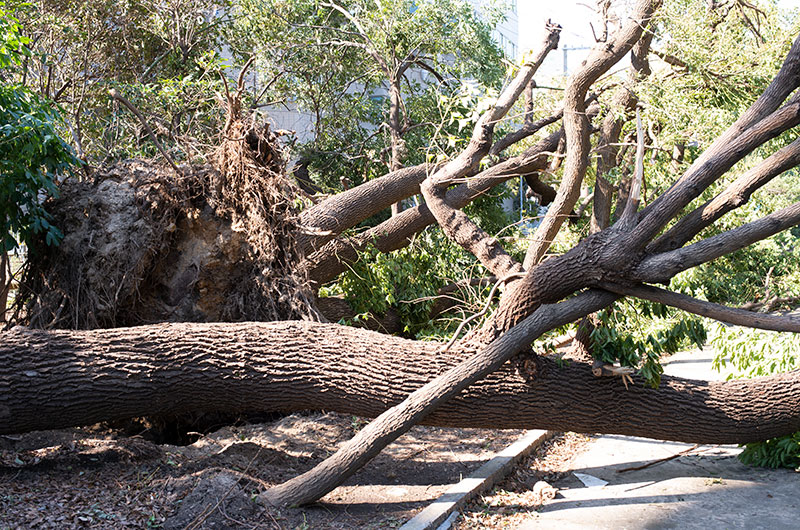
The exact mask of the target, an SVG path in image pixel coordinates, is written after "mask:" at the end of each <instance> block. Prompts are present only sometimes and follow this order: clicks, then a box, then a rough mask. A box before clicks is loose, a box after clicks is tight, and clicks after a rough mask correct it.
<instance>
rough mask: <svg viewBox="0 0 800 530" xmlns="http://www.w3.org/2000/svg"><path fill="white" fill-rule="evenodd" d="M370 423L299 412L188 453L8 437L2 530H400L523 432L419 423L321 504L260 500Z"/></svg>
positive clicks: (221, 434) (147, 445)
mask: <svg viewBox="0 0 800 530" xmlns="http://www.w3.org/2000/svg"><path fill="white" fill-rule="evenodd" d="M364 424H365V421H364V420H362V419H360V418H354V417H351V416H343V415H337V414H324V415H320V414H314V415H292V416H288V417H284V418H282V419H279V420H277V421H273V422H270V423H261V424H251V425H243V426H230V427H224V428H222V429H220V430H218V431H216V432H214V433H211V434H208V435H205V436H203V437H202V438H200V439H199V440H198V441H197V442H195V443H194V444H192V445H188V446H173V445H157V444H154V443H152V442H149V441H146V440H145V439H143V438H141V437H136V436H134V437H124V436H121V435H119V434H118V433H117V432H115V431H110V430H105V431H104V430H102V429H100V428H98V427H94V428H85V429H70V430H60V431H46V432H37V433H30V434H25V435H18V436H0V528H3V529H5V528H14V529H16V528H26V529H27V528H59V529H60V528H148V527H157V528H239V527H242V528H287V529H294V528H332V529H333V528H359V529H361V528H395V527H398V526H400V525H402V523H403V522H405V521H406V520H408V519H409V518H411V517H412V516H413V515H414V514H415V513H416V512H417V511H419V510H420V509H422V508H424V507H425V506H426V505H427V504H428V503H429V502H431V501H432V500H433V499H435V498H437V497H438V496H439V495H440V494H441V493H442V492H444V490H446V489H447V488H448V486H449V485H450V484H452V483H454V482H457V481H458V480H460V479H461V478H462V477H464V476H466V475H468V474H469V473H471V472H472V471H474V470H475V469H476V468H477V467H479V466H480V465H481V464H483V463H484V462H485V461H487V460H488V459H490V458H491V457H492V456H493V455H494V454H495V453H496V452H497V451H499V450H502V449H503V448H505V447H506V446H508V445H510V444H511V443H513V441H514V440H516V439H517V438H518V437H519V436H520V435H521V434H522V432H523V431H491V430H484V429H445V428H437V427H419V426H418V427H414V428H413V429H412V430H411V431H410V432H409V433H408V434H406V435H405V436H403V437H401V438H400V439H399V440H398V441H397V442H395V443H394V444H392V445H390V446H389V447H388V448H387V449H386V450H385V451H384V452H383V453H381V455H380V456H378V457H377V458H376V459H375V460H374V461H373V462H371V463H370V464H369V465H368V466H366V467H365V468H364V469H362V470H361V471H360V472H359V473H358V474H356V475H355V476H353V477H351V479H350V480H348V481H347V482H346V483H345V485H344V486H343V487H340V488H338V489H336V490H334V491H333V492H332V493H330V494H329V495H328V496H326V497H325V498H323V500H322V502H321V503H319V504H317V505H314V506H311V507H307V508H304V509H283V510H276V509H272V508H269V509H266V508H264V507H262V506H260V505H258V504H256V503H255V502H253V500H252V499H253V497H254V494H255V493H257V492H259V491H261V490H263V488H264V487H266V486H269V485H272V484H276V483H278V482H281V481H284V480H286V479H289V478H291V477H293V476H295V475H297V474H299V473H301V472H303V471H306V470H307V469H309V468H311V467H312V466H313V465H315V464H317V463H318V462H320V461H321V460H322V459H323V458H325V457H326V456H328V455H329V454H331V453H332V452H333V451H334V450H335V448H336V447H337V445H338V444H339V443H340V442H342V441H344V440H346V439H348V438H350V437H351V436H352V435H353V433H354V432H355V430H357V429H359V428H360V427H361V426H363V425H364Z"/></svg>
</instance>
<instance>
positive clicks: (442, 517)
mask: <svg viewBox="0 0 800 530" xmlns="http://www.w3.org/2000/svg"><path fill="white" fill-rule="evenodd" d="M554 434H555V432H552V431H542V430H530V431H528V432H526V433H525V434H523V435H522V436H521V437H520V438H519V440H517V441H516V442H514V443H513V444H511V445H509V446H508V447H506V448H505V449H504V450H503V451H501V452H499V453H497V455H496V456H495V457H494V458H492V459H491V460H489V461H488V462H486V463H485V464H483V465H482V466H481V467H479V468H478V469H477V470H476V471H475V472H474V473H473V474H471V475H470V476H468V477H467V478H465V479H463V480H462V481H461V482H459V483H458V484H454V485H453V486H451V487H450V488H449V489H448V490H447V491H446V492H444V493H443V494H442V495H441V496H440V497H439V498H438V499H436V500H435V501H433V502H432V503H431V504H430V505H428V506H427V507H426V508H425V509H423V510H422V511H421V512H419V513H418V514H417V515H415V516H414V518H413V519H411V520H409V521H408V522H407V523H406V524H404V525H403V526H401V527H400V530H429V529H431V528H437V526H436V525H438V524H440V523H442V522H443V521H444V524H442V526H440V527H438V528H437V530H447V529H448V528H450V526H451V525H452V524H453V522H454V521H455V519H456V514H455V513H453V512H455V511H456V510H458V509H459V508H461V507H462V506H464V505H465V504H466V503H467V502H469V501H470V500H471V499H472V498H473V497H474V496H475V495H477V494H479V493H481V492H484V491H486V490H488V489H489V488H491V487H492V486H493V485H494V484H495V483H497V482H498V481H499V480H500V479H502V478H504V477H505V476H506V475H507V474H508V473H509V472H510V471H511V469H512V468H513V467H514V465H516V463H517V462H519V461H520V460H521V459H522V458H524V457H526V456H528V455H529V454H531V453H532V452H533V450H534V449H536V448H537V447H539V446H540V445H541V444H542V442H544V441H546V440H548V439H550V438H551V437H552V436H553V435H554Z"/></svg>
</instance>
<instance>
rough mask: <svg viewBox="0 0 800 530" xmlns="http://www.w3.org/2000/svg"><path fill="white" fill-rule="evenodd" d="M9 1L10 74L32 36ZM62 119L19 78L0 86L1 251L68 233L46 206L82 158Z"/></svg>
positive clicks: (3, 38)
mask: <svg viewBox="0 0 800 530" xmlns="http://www.w3.org/2000/svg"><path fill="white" fill-rule="evenodd" d="M4 6H5V4H3V3H0V21H2V22H0V64H2V65H3V70H4V71H3V74H4V75H3V77H7V76H8V74H9V73H10V72H9V71H11V70H14V69H16V68H19V67H20V66H21V62H22V59H21V58H22V57H23V56H25V55H27V53H28V52H27V50H26V48H25V46H26V44H27V42H28V40H27V39H26V38H24V37H23V36H22V34H21V27H20V26H19V24H18V22H17V20H16V19H15V18H14V17H13V15H12V13H10V12H8V11H5V10H4ZM59 122H60V117H59V114H58V111H57V110H56V109H55V107H54V106H53V105H52V103H50V102H47V101H45V100H44V99H43V98H40V97H38V96H37V95H36V94H34V93H33V92H31V91H30V90H28V89H26V88H25V87H23V86H20V85H18V84H14V83H8V84H3V85H1V86H0V176H2V178H0V252H6V251H10V250H13V249H15V248H16V247H18V246H19V244H20V243H21V242H27V241H29V240H30V238H31V237H32V236H33V235H34V234H37V233H44V234H45V238H46V241H47V243H48V244H56V243H58V242H59V241H60V239H61V237H62V234H61V232H60V231H59V230H58V228H56V227H55V226H53V225H52V224H51V223H50V221H51V216H50V215H49V214H48V213H47V211H46V210H45V209H44V207H43V206H42V200H43V198H44V197H46V196H48V195H50V196H55V195H57V193H58V189H57V188H56V184H55V180H56V177H57V176H58V175H59V174H62V175H63V174H65V173H67V172H69V171H70V167H71V165H72V164H77V162H78V161H77V160H76V159H75V157H74V156H73V154H72V150H71V149H70V147H69V146H68V145H67V144H66V143H65V142H64V141H63V140H62V139H61V137H60V136H59V134H58V131H57V130H56V127H57V124H58V123H59ZM40 195H41V196H40Z"/></svg>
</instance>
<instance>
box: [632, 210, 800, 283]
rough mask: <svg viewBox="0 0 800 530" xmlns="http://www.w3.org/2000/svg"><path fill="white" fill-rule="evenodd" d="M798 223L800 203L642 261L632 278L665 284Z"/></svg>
mask: <svg viewBox="0 0 800 530" xmlns="http://www.w3.org/2000/svg"><path fill="white" fill-rule="evenodd" d="M798 223H800V202H796V203H794V204H792V205H791V206H787V207H786V208H783V209H782V210H779V211H777V212H774V213H772V214H770V215H767V216H766V217H762V218H761V219H758V220H756V221H753V222H751V223H747V224H745V225H742V226H740V227H737V228H734V229H732V230H728V231H727V232H723V233H721V234H717V235H715V236H712V237H709V238H708V239H704V240H702V241H699V242H697V243H694V244H693V245H689V246H688V247H683V248H679V249H677V250H672V251H670V252H664V253H663V254H656V255H655V256H651V257H649V258H646V259H644V260H643V261H642V262H641V263H640V264H639V265H638V266H637V267H636V268H635V269H634V270H633V273H632V275H633V278H634V279H635V280H636V281H640V282H648V283H667V282H668V281H669V280H670V279H671V278H672V277H673V276H675V275H676V274H678V273H679V272H681V271H685V270H687V269H691V268H692V267H697V266H698V265H700V264H703V263H705V262H707V261H711V260H713V259H716V258H719V257H721V256H724V255H725V254H730V253H731V252H735V251H737V250H739V249H741V248H744V247H746V246H748V245H751V244H753V243H755V242H757V241H760V240H762V239H766V238H768V237H770V236H772V235H775V234H777V233H778V232H781V231H783V230H786V229H787V228H791V227H792V226H794V225H796V224H798Z"/></svg>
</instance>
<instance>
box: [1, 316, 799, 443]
mask: <svg viewBox="0 0 800 530" xmlns="http://www.w3.org/2000/svg"><path fill="white" fill-rule="evenodd" d="M440 346H441V345H440V344H438V343H429V342H419V341H410V340H405V339H401V338H398V337H391V336H386V335H381V334H379V333H374V332H371V331H367V330H362V329H356V328H347V327H343V326H337V325H334V324H320V323H311V322H270V323H241V324H158V325H153V326H142V327H135V328H119V329H111V330H96V331H38V330H28V329H24V328H19V327H18V328H15V329H13V330H11V331H7V332H3V333H2V334H0V434H12V433H20V432H25V431H32V430H42V429H53V428H63V427H68V426H74V425H85V424H92V423H95V422H98V421H102V420H114V419H121V418H129V417H137V416H148V415H159V414H167V413H178V414H179V413H183V412H187V411H199V410H202V411H219V410H227V411H257V410H258V411H285V412H289V411H297V410H330V411H339V412H345V413H349V414H357V415H361V416H367V417H370V416H376V415H378V414H380V413H382V412H383V411H385V410H386V409H387V408H389V407H391V406H393V405H395V404H397V403H399V402H401V401H402V400H403V399H405V397H406V396H407V395H408V393H410V392H412V391H413V390H415V389H417V388H419V387H420V386H422V385H424V384H425V383H427V382H428V381H430V380H431V379H432V378H433V377H435V376H436V375H437V374H440V373H442V372H444V371H446V370H447V369H449V368H451V367H452V366H455V365H457V364H458V363H459V362H460V361H462V360H463V353H462V352H459V351H449V352H444V353H441V352H438V353H437V349H438V348H439V347H440ZM422 423H426V424H429V425H440V426H451V427H486V428H492V429H498V428H499V429H517V428H540V429H551V430H560V431H563V430H571V431H576V432H587V433H594V432H602V433H613V434H625V435H633V436H645V437H650V438H657V439H664V440H677V441H684V442H699V443H744V442H751V441H756V440H763V439H765V438H770V437H774V436H779V435H783V434H788V433H792V432H795V431H797V430H800V371H797V370H796V371H794V372H790V373H787V374H782V375H778V376H774V377H765V378H757V379H751V380H734V381H727V382H720V383H707V382H704V381H703V382H701V381H692V380H685V379H680V378H675V377H668V376H664V377H663V378H662V381H661V385H660V386H659V388H658V389H649V388H644V387H643V386H642V385H641V384H639V382H638V381H637V384H636V385H633V386H630V387H629V388H628V389H626V388H625V387H624V386H623V384H622V382H621V381H620V380H619V379H617V378H597V377H594V376H593V375H592V374H591V368H590V366H589V365H585V364H582V363H570V364H568V365H566V366H559V365H558V364H556V363H555V361H553V360H552V359H549V358H541V357H540V358H534V357H528V356H523V357H520V358H519V359H517V361H516V362H515V364H513V365H512V364H506V365H504V367H503V368H501V369H500V370H499V371H497V372H495V373H494V374H491V375H490V376H488V377H487V378H485V379H483V380H482V381H479V382H478V383H476V384H474V385H472V386H471V387H469V388H468V389H467V390H465V391H463V392H461V393H460V394H459V395H458V396H456V397H455V398H453V399H451V400H450V401H448V402H446V403H444V404H442V405H441V406H440V407H439V408H438V409H437V410H436V411H435V412H434V413H432V414H431V415H429V416H428V417H427V418H426V419H425V420H423V422H422Z"/></svg>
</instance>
